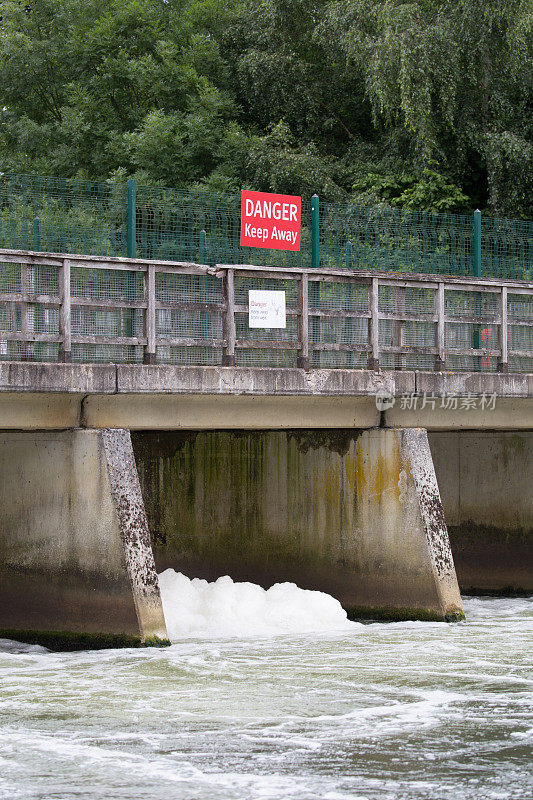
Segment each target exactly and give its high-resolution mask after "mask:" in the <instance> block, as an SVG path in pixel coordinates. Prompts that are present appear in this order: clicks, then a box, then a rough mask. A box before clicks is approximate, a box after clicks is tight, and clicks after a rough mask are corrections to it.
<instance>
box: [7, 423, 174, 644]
mask: <svg viewBox="0 0 533 800" xmlns="http://www.w3.org/2000/svg"><path fill="white" fill-rule="evenodd" d="M0 478H1V479H0V635H15V636H17V637H18V638H28V636H30V637H33V638H40V639H41V640H42V641H45V642H46V641H48V639H51V640H52V641H54V642H56V640H57V641H58V642H59V644H61V640H65V641H67V642H68V641H71V642H75V641H76V639H77V638H80V637H81V638H82V639H83V642H84V643H85V644H86V645H87V644H89V645H90V644H91V642H92V641H94V642H96V643H102V644H113V643H115V641H116V642H117V643H121V644H123V643H129V644H135V643H136V642H138V643H142V642H145V641H147V640H153V639H155V638H157V639H161V640H163V639H166V629H165V621H164V617H163V611H162V606H161V599H160V596H159V588H158V584H157V575H156V572H155V565H154V561H153V556H152V550H151V546H150V538H149V533H148V528H147V524H146V515H145V512H144V506H143V501H142V496H141V492H140V487H139V482H138V478H137V472H136V468H135V461H134V457H133V450H132V447H131V440H130V434H129V432H128V431H124V430H112V431H111V430H103V431H96V430H79V429H78V430H71V431H59V432H42V431H41V432H38V431H37V432H16V431H9V432H2V433H0ZM87 635H89V636H87Z"/></svg>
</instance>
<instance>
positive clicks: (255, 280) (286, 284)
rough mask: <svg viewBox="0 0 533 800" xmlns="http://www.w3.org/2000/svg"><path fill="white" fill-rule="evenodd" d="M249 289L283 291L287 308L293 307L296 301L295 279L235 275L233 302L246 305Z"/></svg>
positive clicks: (296, 287) (296, 284)
mask: <svg viewBox="0 0 533 800" xmlns="http://www.w3.org/2000/svg"><path fill="white" fill-rule="evenodd" d="M250 289H263V290H265V289H266V290H275V291H283V292H285V302H286V304H287V308H295V307H296V304H297V302H298V283H297V281H296V280H276V279H275V278H261V277H260V276H257V277H255V276H254V277H246V276H242V277H241V276H240V275H238V274H237V275H235V303H236V304H237V305H239V306H240V305H242V306H247V305H248V292H249V291H250Z"/></svg>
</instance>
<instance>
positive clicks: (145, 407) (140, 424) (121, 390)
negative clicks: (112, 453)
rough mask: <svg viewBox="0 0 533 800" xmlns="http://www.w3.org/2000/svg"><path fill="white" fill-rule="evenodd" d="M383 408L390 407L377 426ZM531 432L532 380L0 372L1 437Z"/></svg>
mask: <svg viewBox="0 0 533 800" xmlns="http://www.w3.org/2000/svg"><path fill="white" fill-rule="evenodd" d="M377 395H379V396H381V397H383V398H384V403H383V402H382V403H381V405H383V404H384V405H385V406H388V405H390V398H393V399H394V404H393V405H392V406H391V407H389V408H387V409H386V410H385V416H384V418H383V416H382V414H381V412H380V409H379V408H378V406H377V404H376V396H377ZM380 424H382V425H383V424H385V425H387V426H389V427H423V428H427V429H428V430H461V429H487V430H527V429H532V428H533V375H532V374H501V373H466V372H460V373H449V372H416V371H384V372H380V371H372V370H353V369H352V370H341V369H335V370H332V369H330V370H320V369H317V370H311V371H304V370H302V369H290V368H278V369H276V368H268V367H218V366H211V367H200V366H171V365H154V366H150V365H129V364H59V363H55V364H44V363H32V362H10V363H0V428H3V429H28V430H32V429H34V430H35V429H65V428H76V427H89V428H108V427H111V428H130V429H132V430H134V429H137V430H143V429H144V430H156V429H165V430H172V429H191V430H202V429H282V428H358V429H362V428H372V427H377V426H379V425H380Z"/></svg>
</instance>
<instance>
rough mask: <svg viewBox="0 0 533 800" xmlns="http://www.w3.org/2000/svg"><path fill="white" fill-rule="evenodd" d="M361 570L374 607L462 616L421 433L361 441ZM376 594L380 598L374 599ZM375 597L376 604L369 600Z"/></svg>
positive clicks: (371, 435)
mask: <svg viewBox="0 0 533 800" xmlns="http://www.w3.org/2000/svg"><path fill="white" fill-rule="evenodd" d="M356 464H357V502H358V509H359V514H358V527H359V531H360V535H361V550H360V553H361V569H362V571H363V572H364V573H365V574H367V575H371V574H372V571H373V570H374V571H375V576H374V585H375V590H374V591H372V590H371V589H370V597H369V599H371V600H372V601H373V602H374V603H376V602H379V599H380V598H383V599H384V600H385V601H386V602H387V598H388V602H389V603H391V602H392V605H393V606H396V605H401V604H402V597H403V604H404V607H405V609H406V611H408V610H409V609H412V610H415V609H419V610H420V611H421V612H422V613H423V612H424V611H425V612H427V614H428V615H429V616H436V617H437V618H438V617H441V618H444V619H458V618H461V617H462V616H463V608H462V603H461V596H460V592H459V586H458V583H457V578H456V574H455V568H454V563H453V557H452V552H451V548H450V542H449V538H448V531H447V529H446V522H445V519H444V511H443V508H442V503H441V499H440V494H439V489H438V485H437V480H436V476H435V470H434V467H433V461H432V458H431V452H430V449H429V444H428V438H427V432H426V431H425V430H424V429H422V428H405V429H391V430H387V429H376V430H372V431H364V432H363V433H362V434H361V436H360V438H359V439H358V442H357V455H356ZM376 591H377V592H378V593H379V595H380V597H378V596H376V595H375V592H376ZM372 595H373V597H372Z"/></svg>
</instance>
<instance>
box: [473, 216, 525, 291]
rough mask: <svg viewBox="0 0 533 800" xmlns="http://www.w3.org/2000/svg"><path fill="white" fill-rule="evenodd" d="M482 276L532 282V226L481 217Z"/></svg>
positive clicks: (522, 222) (523, 222)
mask: <svg viewBox="0 0 533 800" xmlns="http://www.w3.org/2000/svg"><path fill="white" fill-rule="evenodd" d="M481 263H482V274H483V275H487V276H488V275H491V276H493V277H501V278H518V279H519V280H523V281H530V280H532V279H533V223H532V222H526V221H521V220H512V219H498V218H495V217H484V218H483V229H482V236H481Z"/></svg>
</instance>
